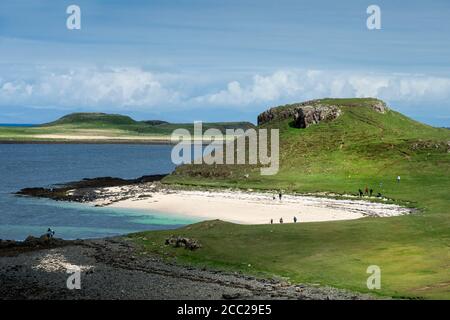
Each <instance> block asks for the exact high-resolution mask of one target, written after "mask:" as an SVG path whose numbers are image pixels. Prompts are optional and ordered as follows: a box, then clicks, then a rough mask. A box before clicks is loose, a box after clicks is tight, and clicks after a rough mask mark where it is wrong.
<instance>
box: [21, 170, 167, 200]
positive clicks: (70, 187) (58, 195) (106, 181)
mask: <svg viewBox="0 0 450 320" xmlns="http://www.w3.org/2000/svg"><path fill="white" fill-rule="evenodd" d="M165 176H166V174H156V175H147V176H142V177H140V178H137V179H121V178H112V177H101V178H93V179H83V180H81V181H75V182H69V183H66V184H63V185H60V186H55V187H53V188H41V187H38V188H24V189H22V190H20V191H18V192H16V193H15V194H16V195H22V196H31V197H38V198H48V199H52V200H58V201H73V202H91V201H94V200H96V199H97V198H98V194H97V192H96V190H97V189H98V188H109V187H119V186H128V185H136V184H142V183H148V182H156V181H160V180H161V179H162V178H164V177H165Z"/></svg>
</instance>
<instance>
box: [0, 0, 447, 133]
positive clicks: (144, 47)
mask: <svg viewBox="0 0 450 320" xmlns="http://www.w3.org/2000/svg"><path fill="white" fill-rule="evenodd" d="M372 4H375V5H378V6H379V8H380V10H381V29H379V30H369V29H368V28H367V25H366V20H367V18H368V17H369V14H367V12H366V10H367V7H368V6H369V5H372ZM69 5H77V6H79V8H80V10H81V29H79V30H69V29H68V28H67V26H66V20H67V18H68V17H69V14H67V13H66V9H67V7H68V6H69ZM449 40H450V1H446V0H435V1H432V2H431V1H424V0H423V1H417V0H416V1H415V0H411V1H408V2H406V1H400V0H388V1H381V0H371V1H364V0H347V1H325V0H315V1H301V0H295V1H291V0H276V1H275V0H273V1H269V0H171V1H168V0H147V1H138V0H128V1H117V0H109V1H99V0H86V1H84V0H83V1H82V0H71V1H65V0H35V1H26V0H25V1H23V0H14V1H12V0H5V1H1V2H0V123H42V122H47V121H51V120H54V119H55V118H57V117H60V116H62V115H65V114H67V113H71V112H91V111H96V112H107V113H120V114H126V115H130V116H132V117H134V118H135V119H137V120H148V119H161V120H166V121H173V122H192V121H198V120H202V121H233V120H235V121H251V122H255V121H256V116H257V115H258V114H259V113H260V112H262V111H264V110H265V109H267V108H269V107H272V106H277V105H280V104H286V103H295V102H300V101H304V100H309V99H315V98H324V97H378V98H380V99H383V100H385V101H386V102H387V103H388V104H389V105H390V106H391V107H392V108H393V109H395V110H398V111H400V112H402V113H404V114H406V115H408V116H410V117H412V118H414V119H416V120H419V121H422V122H425V123H428V124H431V125H434V126H447V127H450V112H449V111H450V41H449Z"/></svg>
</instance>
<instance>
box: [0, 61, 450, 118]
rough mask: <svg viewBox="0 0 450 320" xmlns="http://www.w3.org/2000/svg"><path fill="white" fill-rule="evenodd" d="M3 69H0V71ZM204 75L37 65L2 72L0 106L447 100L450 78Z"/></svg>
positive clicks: (149, 106)
mask: <svg viewBox="0 0 450 320" xmlns="http://www.w3.org/2000/svg"><path fill="white" fill-rule="evenodd" d="M0 73H1V72H0ZM205 79H208V77H207V76H205V77H202V75H200V76H199V75H190V74H176V73H172V74H167V73H156V72H149V71H145V70H142V69H139V68H108V69H100V68H79V69H71V70H62V71H61V70H48V69H47V68H36V69H33V70H30V72H29V73H28V74H26V75H24V74H18V75H17V76H11V75H10V74H9V73H8V74H0V106H35V107H46V106H51V107H56V108H66V109H70V108H73V107H85V108H91V109H92V110H107V111H113V110H114V109H123V108H128V109H133V110H140V109H141V110H142V109H145V110H147V111H149V110H154V111H164V110H168V109H172V110H175V109H178V108H192V107H210V106H211V107H217V106H220V107H231V108H241V107H246V108H248V107H254V108H255V109H258V110H260V109H262V108H265V107H268V106H269V105H276V104H279V103H288V102H298V101H302V100H307V99H314V98H322V97H369V96H370V97H379V98H381V99H385V100H387V101H396V102H414V103H416V102H422V101H427V102H430V101H442V102H443V101H447V100H448V99H449V98H450V78H445V77H435V76H427V75H417V74H387V73H385V74H375V73H369V74H364V73H361V72H339V71H328V70H278V71H275V72H273V73H271V74H256V75H253V76H249V77H247V78H245V77H242V76H241V77H240V78H239V79H231V80H230V81H229V82H228V83H225V84H224V85H223V88H220V86H219V87H218V88H217V89H215V90H214V89H212V87H213V86H215V87H217V84H216V83H215V82H212V80H211V82H205Z"/></svg>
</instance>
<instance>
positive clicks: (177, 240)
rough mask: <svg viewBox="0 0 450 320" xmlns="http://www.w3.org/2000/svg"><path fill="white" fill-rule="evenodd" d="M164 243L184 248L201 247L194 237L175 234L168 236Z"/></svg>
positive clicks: (193, 248)
mask: <svg viewBox="0 0 450 320" xmlns="http://www.w3.org/2000/svg"><path fill="white" fill-rule="evenodd" d="M165 243H166V245H169V246H172V247H175V248H180V247H184V248H186V249H189V250H196V249H199V248H201V247H202V246H201V244H200V243H199V242H198V241H197V240H194V239H189V238H184V237H176V236H173V235H172V236H170V237H169V238H167V239H166V242H165Z"/></svg>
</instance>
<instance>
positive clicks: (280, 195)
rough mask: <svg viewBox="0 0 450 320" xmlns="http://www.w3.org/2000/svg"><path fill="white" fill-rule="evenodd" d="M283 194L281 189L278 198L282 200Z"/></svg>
mask: <svg viewBox="0 0 450 320" xmlns="http://www.w3.org/2000/svg"><path fill="white" fill-rule="evenodd" d="M282 196H283V195H282V194H281V191H280V193H279V194H278V198H279V199H280V201H281V197H282Z"/></svg>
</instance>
